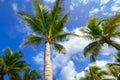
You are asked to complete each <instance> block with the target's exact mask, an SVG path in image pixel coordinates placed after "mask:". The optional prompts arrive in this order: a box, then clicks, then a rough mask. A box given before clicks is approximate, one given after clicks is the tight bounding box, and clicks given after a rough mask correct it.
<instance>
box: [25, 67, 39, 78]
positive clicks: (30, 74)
mask: <svg viewBox="0 0 120 80" xmlns="http://www.w3.org/2000/svg"><path fill="white" fill-rule="evenodd" d="M37 79H41V74H40V72H39V71H37V70H30V69H27V70H26V71H25V73H24V75H23V80H37Z"/></svg>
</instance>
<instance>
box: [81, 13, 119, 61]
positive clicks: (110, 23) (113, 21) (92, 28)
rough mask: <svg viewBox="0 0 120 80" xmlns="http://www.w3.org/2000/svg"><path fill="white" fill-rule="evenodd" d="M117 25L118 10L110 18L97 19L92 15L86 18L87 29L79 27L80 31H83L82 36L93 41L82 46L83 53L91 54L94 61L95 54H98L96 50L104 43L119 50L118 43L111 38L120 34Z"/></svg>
mask: <svg viewBox="0 0 120 80" xmlns="http://www.w3.org/2000/svg"><path fill="white" fill-rule="evenodd" d="M119 25H120V12H117V13H116V15H114V16H112V17H110V18H106V19H99V18H98V17H97V16H94V17H92V18H91V19H90V20H88V22H87V28H88V30H84V29H81V31H83V32H84V33H85V36H84V37H87V38H89V39H92V40H94V41H93V42H91V43H90V44H88V45H87V46H86V47H85V48H84V55H85V56H87V55H91V59H92V60H93V61H94V60H95V56H97V55H98V52H99V51H100V49H101V47H102V46H103V44H104V43H106V44H108V45H110V46H113V47H115V48H116V49H117V50H120V44H118V43H117V42H116V41H115V40H113V38H117V37H119V36H120V32H119Z"/></svg>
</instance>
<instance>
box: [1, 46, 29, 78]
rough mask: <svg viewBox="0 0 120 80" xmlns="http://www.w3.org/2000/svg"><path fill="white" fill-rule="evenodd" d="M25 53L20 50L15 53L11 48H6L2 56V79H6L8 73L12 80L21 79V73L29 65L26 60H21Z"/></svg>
mask: <svg viewBox="0 0 120 80" xmlns="http://www.w3.org/2000/svg"><path fill="white" fill-rule="evenodd" d="M22 57H23V54H22V53H21V52H20V51H18V52H15V53H13V52H12V51H11V49H10V48H6V49H5V50H4V55H1V56H0V80H4V76H5V75H6V74H7V75H8V76H9V78H10V80H21V77H20V75H19V74H20V73H21V72H23V71H25V69H26V68H27V67H28V66H29V64H27V63H26V61H24V60H21V58H22Z"/></svg>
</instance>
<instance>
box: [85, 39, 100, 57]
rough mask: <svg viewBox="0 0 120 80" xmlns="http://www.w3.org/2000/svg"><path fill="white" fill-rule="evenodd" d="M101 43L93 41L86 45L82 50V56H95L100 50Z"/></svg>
mask: <svg viewBox="0 0 120 80" xmlns="http://www.w3.org/2000/svg"><path fill="white" fill-rule="evenodd" d="M101 46H102V44H101V42H100V41H94V42H92V43H90V44H88V45H87V46H86V47H85V48H84V56H87V55H97V54H98V52H99V51H100V49H101Z"/></svg>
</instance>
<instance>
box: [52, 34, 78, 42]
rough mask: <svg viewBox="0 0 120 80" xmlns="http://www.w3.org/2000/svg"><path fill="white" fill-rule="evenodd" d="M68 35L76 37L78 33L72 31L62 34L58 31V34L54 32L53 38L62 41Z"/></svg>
mask: <svg viewBox="0 0 120 80" xmlns="http://www.w3.org/2000/svg"><path fill="white" fill-rule="evenodd" d="M68 36H73V37H78V35H77V34H74V33H63V34H62V33H60V34H55V36H54V38H55V40H57V41H62V40H64V39H65V38H66V37H68Z"/></svg>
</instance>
